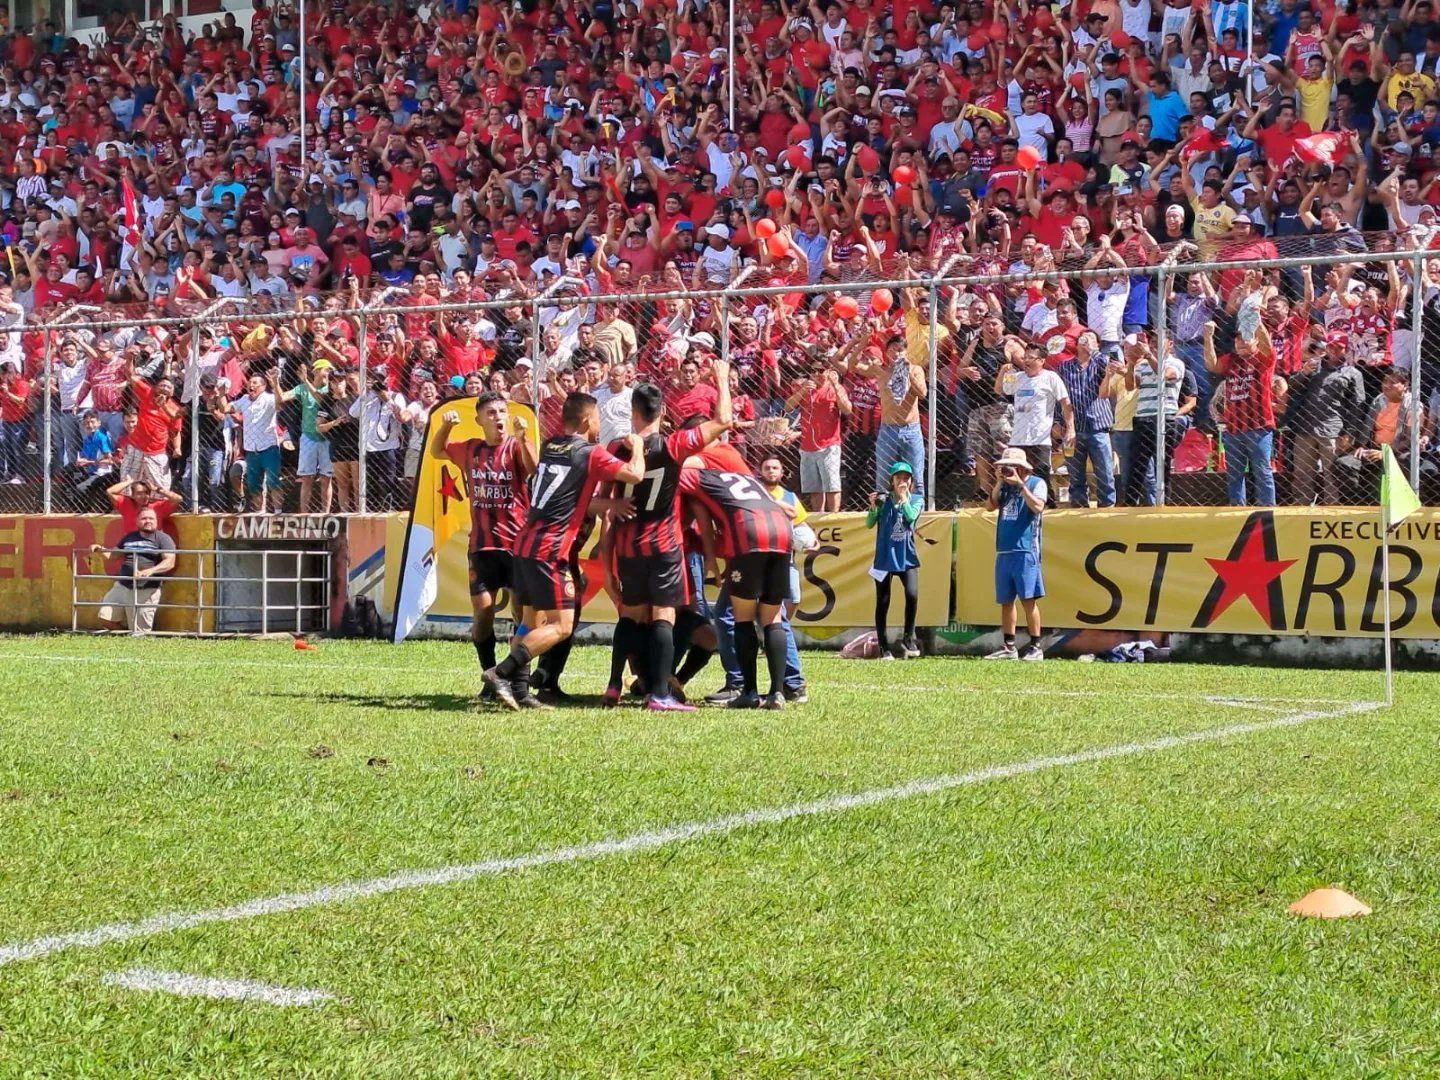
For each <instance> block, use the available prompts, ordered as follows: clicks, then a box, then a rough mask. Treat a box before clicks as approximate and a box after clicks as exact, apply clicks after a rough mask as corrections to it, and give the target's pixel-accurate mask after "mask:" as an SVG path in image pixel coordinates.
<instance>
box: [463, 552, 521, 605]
mask: <svg viewBox="0 0 1440 1080" xmlns="http://www.w3.org/2000/svg"><path fill="white" fill-rule="evenodd" d="M512 576H513V575H512V571H511V567H510V553H509V552H508V551H472V552H470V595H471V596H478V595H479V594H480V593H482V592H488V593H497V592H499V591H500V590H501V589H508V588H509V587H510V584H511V578H512Z"/></svg>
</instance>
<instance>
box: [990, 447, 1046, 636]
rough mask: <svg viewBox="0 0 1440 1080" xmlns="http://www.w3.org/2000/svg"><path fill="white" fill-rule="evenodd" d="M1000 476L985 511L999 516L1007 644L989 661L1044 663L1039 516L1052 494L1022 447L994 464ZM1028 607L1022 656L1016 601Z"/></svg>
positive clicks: (999, 580) (998, 572)
mask: <svg viewBox="0 0 1440 1080" xmlns="http://www.w3.org/2000/svg"><path fill="white" fill-rule="evenodd" d="M995 464H996V468H997V469H998V470H999V472H1000V477H999V479H998V480H996V481H995V486H994V487H993V488H992V489H991V490H990V496H989V499H988V500H987V502H986V509H989V510H998V511H999V513H998V514H997V515H996V517H995V602H996V603H998V604H999V605H1000V633H1001V636H1002V637H1003V638H1004V644H1003V645H1002V646H1001V647H1000V648H999V649H997V650H996V651H995V652H993V653H991V654H990V655H989V656H987V657H986V658H985V659H987V660H1016V659H1020V660H1044V659H1045V653H1044V651H1043V650H1042V649H1041V648H1040V630H1041V626H1040V604H1039V600H1040V597H1042V596H1044V595H1045V581H1044V578H1043V577H1042V576H1041V574H1040V556H1041V546H1040V517H1041V515H1042V514H1044V512H1045V500H1046V496H1047V494H1048V492H1047V491H1046V484H1045V481H1044V479H1042V478H1041V477H1039V476H1035V475H1033V473H1032V471H1031V469H1030V460H1029V458H1028V456H1027V454H1026V452H1025V450H1024V449H1022V448H1021V447H1018V446H1012V447H1010V449H1008V450H1006V451H1005V453H1003V454H1001V455H1000V460H999V461H997V462H996V463H995ZM1017 600H1018V601H1019V602H1020V605H1021V606H1022V607H1023V608H1024V609H1025V629H1026V631H1027V632H1028V633H1029V635H1030V642H1029V644H1028V645H1026V646H1025V651H1024V652H1023V653H1021V652H1018V651H1017V650H1016V648H1015V603H1016V601H1017Z"/></svg>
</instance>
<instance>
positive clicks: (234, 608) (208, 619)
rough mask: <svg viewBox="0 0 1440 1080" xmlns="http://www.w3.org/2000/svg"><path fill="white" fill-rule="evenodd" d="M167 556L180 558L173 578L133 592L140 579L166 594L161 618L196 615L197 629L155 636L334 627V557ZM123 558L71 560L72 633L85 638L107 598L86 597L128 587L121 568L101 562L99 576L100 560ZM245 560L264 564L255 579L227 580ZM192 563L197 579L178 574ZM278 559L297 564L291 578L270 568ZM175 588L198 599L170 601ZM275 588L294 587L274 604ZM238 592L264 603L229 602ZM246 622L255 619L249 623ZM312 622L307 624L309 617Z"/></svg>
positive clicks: (260, 551) (204, 552) (268, 553)
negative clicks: (90, 619)
mask: <svg viewBox="0 0 1440 1080" xmlns="http://www.w3.org/2000/svg"><path fill="white" fill-rule="evenodd" d="M170 553H171V554H173V555H175V556H176V560H177V561H176V568H175V571H174V572H170V573H166V574H164V575H162V576H158V577H154V578H145V579H140V578H136V577H133V576H132V577H131V579H130V588H131V590H132V591H133V590H134V589H135V588H136V587H137V584H138V583H139V582H141V581H142V580H143V581H153V582H155V583H156V584H157V585H158V586H159V587H160V588H161V600H160V603H159V605H158V606H157V612H166V611H168V612H193V614H194V622H193V625H192V626H187V627H184V628H180V629H169V630H152V631H151V632H152V633H157V634H177V635H187V636H190V635H215V634H246V633H257V632H258V633H260V634H269V633H272V632H283V633H306V632H317V633H318V632H328V631H329V630H330V628H331V616H332V610H331V588H332V585H333V578H332V570H333V567H332V559H331V553H330V551H329V550H326V549H311V550H305V549H284V548H265V547H261V548H256V549H253V550H252V549H230V550H227V549H225V548H218V549H210V548H179V549H175V550H173V551H172V552H170ZM126 554H127V552H126V551H124V550H123V549H120V548H104V549H102V550H101V551H94V550H79V551H75V552H72V553H71V560H70V573H71V583H70V629H71V631H72V632H75V633H78V632H80V630H81V625H80V624H81V621H82V619H81V613H82V612H83V611H86V610H98V609H99V608H101V607H103V606H105V602H104V600H103V599H94V598H91V596H82V593H89V594H91V595H92V596H93V594H95V593H97V592H98V593H99V594H100V595H101V596H103V595H104V593H105V592H108V591H109V586H111V585H114V584H116V583H123V582H122V576H123V567H121V568H115V569H109V568H106V567H104V565H103V563H102V564H101V565H100V568H99V569H96V568H95V566H96V563H95V560H102V559H104V558H105V557H110V556H122V557H123V556H124V555H126ZM187 557H188V558H187ZM247 558H258V559H259V560H260V573H259V575H258V576H245V575H243V574H233V573H227V570H226V568H227V565H234V564H235V563H236V562H240V561H243V560H244V559H247ZM190 559H193V560H194V561H193V566H191V567H190V569H193V573H181V572H179V571H180V570H181V569H182V560H184V561H185V562H189V560H190ZM276 559H291V560H293V568H292V569H293V573H290V574H284V575H274V574H272V573H271V562H272V560H276ZM307 563H309V564H311V566H316V565H318V567H319V569H318V570H314V571H313V572H307V569H310V567H307ZM135 566H136V562H135V561H134V560H132V561H131V569H132V573H133V571H134V569H135ZM92 583H93V584H92ZM99 584H104V585H105V586H106V588H105V589H104V590H99V589H97V588H96V586H97V585H99ZM87 585H88V586H89V587H88V588H87V587H86V586H87ZM175 585H191V586H193V590H189V591H190V592H193V598H187V599H184V600H179V601H176V600H173V599H172V600H167V598H166V588H165V587H166V586H175ZM272 586H282V587H284V586H293V593H292V592H291V591H290V590H289V589H284V591H285V592H286V593H287V594H288V595H286V596H284V597H275V598H274V599H272V588H271V587H272ZM235 587H250V588H254V587H258V589H259V594H260V595H259V602H258V603H253V602H247V601H246V600H244V599H236V598H234V597H233V596H231V595H227V594H228V593H229V592H230V591H231V590H232V589H234V588H235ZM174 591H175V590H174V589H173V588H172V589H171V590H170V594H171V595H172V596H173V594H174ZM247 615H251V616H253V617H251V618H246V616H247ZM221 616H224V618H221ZM307 616H310V617H308V618H307ZM287 624H288V625H287Z"/></svg>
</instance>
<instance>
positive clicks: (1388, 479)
mask: <svg viewBox="0 0 1440 1080" xmlns="http://www.w3.org/2000/svg"><path fill="white" fill-rule="evenodd" d="M1381 461H1382V465H1381V472H1380V516H1381V519H1382V520H1383V522H1384V524H1385V528H1387V529H1388V528H1390V527H1391V526H1392V525H1399V524H1400V522H1402V521H1404V520H1405V519H1406V518H1407V517H1409V516H1410V515H1411V514H1413V513H1415V511H1417V510H1419V509H1420V497H1419V496H1418V495H1416V494H1415V489H1414V488H1412V487H1411V486H1410V482H1409V481H1408V480H1406V479H1405V473H1404V471H1403V470H1402V469H1401V468H1400V463H1399V462H1398V461H1396V460H1395V452H1394V451H1393V450H1391V449H1390V447H1389V446H1386V447H1385V448H1384V449H1383V450H1382V451H1381Z"/></svg>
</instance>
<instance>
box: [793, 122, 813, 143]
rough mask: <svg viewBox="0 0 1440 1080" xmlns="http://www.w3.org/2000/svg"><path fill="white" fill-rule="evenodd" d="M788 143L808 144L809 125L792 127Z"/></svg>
mask: <svg viewBox="0 0 1440 1080" xmlns="http://www.w3.org/2000/svg"><path fill="white" fill-rule="evenodd" d="M790 141H791V142H797V143H798V142H809V141H810V125H809V124H796V125H795V126H794V127H792V128H791V129H790Z"/></svg>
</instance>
